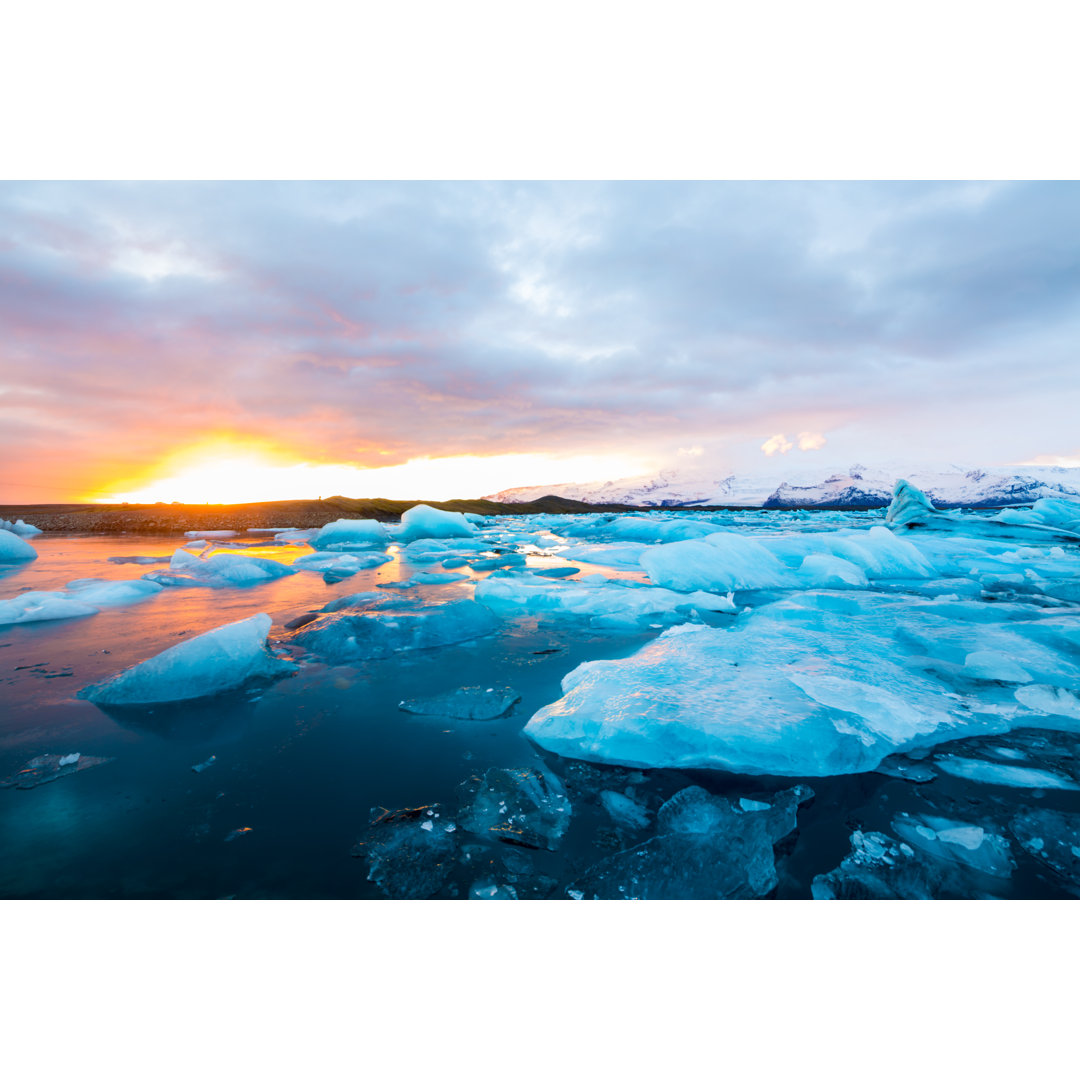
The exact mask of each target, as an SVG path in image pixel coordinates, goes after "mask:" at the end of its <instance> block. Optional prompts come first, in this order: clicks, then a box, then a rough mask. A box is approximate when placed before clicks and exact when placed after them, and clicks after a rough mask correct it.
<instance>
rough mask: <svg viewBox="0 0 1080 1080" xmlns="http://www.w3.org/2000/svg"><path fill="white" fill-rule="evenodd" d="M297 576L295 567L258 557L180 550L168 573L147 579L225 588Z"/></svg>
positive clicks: (148, 576) (165, 571)
mask: <svg viewBox="0 0 1080 1080" xmlns="http://www.w3.org/2000/svg"><path fill="white" fill-rule="evenodd" d="M295 573H296V571H295V570H294V569H293V568H292V567H291V566H286V565H285V564H284V563H280V562H275V561H274V560H273V559H260V558H257V557H255V556H254V555H206V556H205V557H201V558H200V557H199V556H198V555H193V554H192V553H191V552H190V551H185V550H184V549H183V548H178V549H177V550H176V552H175V553H174V554H173V557H172V558H171V559H170V560H169V569H168V570H153V571H151V572H150V573H148V574H143V577H144V578H146V580H147V581H156V582H158V584H160V585H168V586H174V585H179V586H196V587H201V588H210V589H223V588H228V587H230V586H234V585H242V586H247V585H260V584H262V583H263V582H266V581H273V580H275V579H276V578H280V577H287V576H288V575H289V574H295Z"/></svg>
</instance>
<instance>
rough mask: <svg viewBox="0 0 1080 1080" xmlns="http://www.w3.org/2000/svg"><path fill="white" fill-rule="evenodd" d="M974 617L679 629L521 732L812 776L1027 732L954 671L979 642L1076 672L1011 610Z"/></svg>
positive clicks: (577, 678) (842, 610)
mask: <svg viewBox="0 0 1080 1080" xmlns="http://www.w3.org/2000/svg"><path fill="white" fill-rule="evenodd" d="M981 607H982V608H984V609H988V610H987V611H985V612H983V614H984V615H985V616H986V619H985V620H984V621H982V622H979V621H976V620H972V619H970V618H965V616H969V615H970V614H971V611H970V610H969V606H968V605H965V604H963V603H959V604H936V603H934V602H930V601H924V600H915V599H911V598H907V597H900V596H896V597H891V596H888V597H887V596H881V595H874V596H871V597H867V596H864V595H863V594H861V593H857V594H849V595H842V594H836V593H832V594H830V593H816V594H815V593H804V594H800V595H798V596H795V597H791V598H789V599H785V600H781V601H776V602H774V603H772V604H768V605H764V606H762V607H760V608H757V609H755V610H754V611H752V612H751V613H750V614H749V615H745V616H740V618H739V619H738V620H737V621H736V622H735V624H734V625H733V626H732V627H731V628H730V629H727V628H717V627H708V626H692V625H683V626H676V627H673V628H671V629H669V630H667V631H665V632H664V633H663V634H661V635H660V636H659V637H658V638H657V639H656V640H654V641H652V642H650V643H649V644H647V645H645V646H644V647H643V648H642V649H640V650H639V651H638V652H637V653H635V654H634V655H633V656H631V657H628V658H626V659H624V660H603V661H594V662H590V663H585V664H582V665H580V666H579V667H577V668H576V669H575V670H573V671H572V672H570V673H569V674H568V675H567V676H566V677H565V678H564V679H563V685H562V689H563V697H562V698H561V699H560V700H558V701H556V702H553V703H552V704H550V705H547V706H545V707H544V708H543V709H541V710H540V711H539V712H538V713H536V714H535V715H534V716H533V718H532V719H531V720H530V721H529V723H528V724H527V725H526V728H525V733H526V735H528V736H529V737H531V738H532V739H533V740H534V741H536V742H537V743H538V744H539V745H541V746H543V747H544V748H545V749H548V750H551V751H554V752H555V753H558V754H562V755H564V756H568V757H578V758H583V759H585V760H594V761H604V762H608V763H612V764H621V765H632V766H638V767H652V768H658V767H675V768H695V767H712V768H719V769H726V770H728V771H731V772H736V773H750V774H754V773H771V774H774V775H786V776H821V775H831V774H837V773H847V772H860V771H864V770H869V769H873V768H876V767H877V766H878V765H879V764H880V763H881V762H882V760H883V759H884V758H885V757H887V756H889V755H891V754H895V753H898V752H902V751H905V750H908V749H911V748H915V747H920V746H930V745H933V744H934V743H939V742H945V741H948V740H951V739H956V738H959V737H963V736H967V735H978V734H984V733H987V732H1004V731H1008V730H1009V729H1010V728H1012V727H1021V726H1024V725H1025V723H1026V724H1028V725H1029V726H1030V725H1031V724H1032V721H1033V717H1032V715H1031V713H1029V712H1028V711H1027V710H1024V709H1022V708H1020V707H1019V706H1018V704H1017V703H1016V702H1015V701H1014V700H1013V701H1012V703H1011V704H1010V703H1009V699H1010V698H1011V693H1010V691H1009V690H1008V688H1003V689H1002V694H1003V695H1004V696H1003V697H1002V699H1001V700H1000V701H994V700H991V699H989V698H988V697H987V696H986V695H985V694H980V693H979V692H978V689H979V687H978V685H977V684H976V683H974V682H972V681H971V680H970V677H971V676H972V675H973V674H974V673H973V672H971V671H970V670H967V669H965V668H964V667H963V665H962V663H960V662H958V661H962V660H963V659H964V658H965V657H966V656H967V655H970V654H971V653H972V652H976V651H977V650H978V647H979V646H980V645H986V644H989V645H991V646H993V647H994V648H995V649H997V650H998V651H1001V652H1002V653H1007V654H1010V655H1012V656H1013V657H1014V658H1015V659H1016V662H1017V663H1018V664H1021V665H1023V666H1024V668H1025V670H1027V671H1029V672H1031V673H1033V674H1036V675H1037V677H1038V678H1039V680H1040V681H1041V682H1044V683H1045V682H1055V683H1059V684H1069V683H1075V681H1076V680H1077V679H1078V678H1080V668H1078V667H1077V665H1076V663H1075V660H1074V658H1073V657H1072V656H1071V655H1069V643H1068V642H1065V643H1064V645H1065V646H1066V647H1065V648H1061V649H1055V648H1052V647H1050V645H1044V644H1041V643H1040V642H1038V641H1033V640H1031V639H1030V637H1029V636H1025V635H1024V634H1023V633H1021V627H1022V624H1021V623H1020V622H1013V623H1011V624H1010V623H1008V616H1009V615H1010V614H1011V612H1009V611H1008V610H1005V611H1004V612H996V611H994V610H993V608H992V606H991V605H985V604H984V605H981ZM991 619H993V620H996V624H995V623H992V622H990V621H989V620H991ZM1050 640H1053V638H1052V636H1051V637H1050ZM965 675H966V677H967V679H968V681H967V683H966V684H965Z"/></svg>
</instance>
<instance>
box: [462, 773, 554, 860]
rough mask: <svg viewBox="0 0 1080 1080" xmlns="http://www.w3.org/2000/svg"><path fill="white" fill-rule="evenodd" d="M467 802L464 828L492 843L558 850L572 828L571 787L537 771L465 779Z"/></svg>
mask: <svg viewBox="0 0 1080 1080" xmlns="http://www.w3.org/2000/svg"><path fill="white" fill-rule="evenodd" d="M462 800H463V804H464V806H465V809H464V810H463V811H462V814H461V825H462V827H463V828H464V829H466V830H467V831H468V832H472V833H477V834H478V835H480V836H485V837H488V838H489V839H497V840H505V841H506V842H507V843H511V844H520V845H522V846H523V847H531V848H547V849H548V850H549V851H555V850H556V849H557V848H558V847H559V845H560V844H561V843H562V838H563V836H564V834H565V833H566V830H567V828H569V826H570V816H571V812H572V811H571V807H570V800H569V799H568V798H567V795H566V789H565V788H564V787H563V785H562V782H561V781H560V780H559V778H558V777H557V776H555V775H553V774H552V773H546V772H541V771H539V770H538V769H529V768H521V769H488V770H487V772H486V773H484V775H483V776H474V777H471V778H470V779H468V780H466V781H465V783H464V784H463V785H462Z"/></svg>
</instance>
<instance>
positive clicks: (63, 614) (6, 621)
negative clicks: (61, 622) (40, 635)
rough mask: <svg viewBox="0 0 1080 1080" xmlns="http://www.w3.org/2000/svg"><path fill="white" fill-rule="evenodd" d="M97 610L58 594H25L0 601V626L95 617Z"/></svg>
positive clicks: (75, 599) (73, 597) (65, 595)
mask: <svg viewBox="0 0 1080 1080" xmlns="http://www.w3.org/2000/svg"><path fill="white" fill-rule="evenodd" d="M98 610H99V609H98V608H97V607H96V606H95V605H94V604H90V603H86V602H84V601H82V600H79V599H77V598H76V597H75V596H69V595H67V594H65V593H59V592H25V593H20V594H19V595H18V596H14V597H12V598H11V599H10V600H0V626H13V625H17V624H20V623H32V622H50V621H52V620H53V619H77V618H81V617H83V616H85V615H96V614H97V613H98Z"/></svg>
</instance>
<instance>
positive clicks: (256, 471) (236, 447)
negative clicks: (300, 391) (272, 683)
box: [87, 440, 652, 503]
mask: <svg viewBox="0 0 1080 1080" xmlns="http://www.w3.org/2000/svg"><path fill="white" fill-rule="evenodd" d="M650 467H652V463H651V462H650V461H649V460H648V459H646V458H633V457H630V456H628V455H615V454H608V455H605V454H596V455H573V456H567V457H558V456H556V455H553V454H497V455H492V456H487V457H484V456H479V455H471V454H466V455H457V456H454V457H444V458H426V457H421V458H414V459H412V460H411V461H408V462H405V463H404V464H401V465H389V466H384V467H381V468H363V467H361V466H357V465H346V464H314V463H311V462H303V461H299V462H298V461H295V460H293V461H289V460H288V458H287V457H285V456H283V455H282V454H281V453H280V452H279V451H276V450H275V449H273V448H272V447H271V446H269V445H268V444H259V443H257V442H256V443H244V442H243V441H229V440H217V441H214V442H211V443H210V444H208V445H204V446H201V447H198V448H195V449H192V450H189V451H185V452H181V453H178V454H175V455H172V456H171V457H170V458H168V459H166V461H164V462H163V463H162V464H161V465H160V466H159V467H157V468H155V469H154V470H152V471H150V472H149V473H147V474H144V475H143V476H142V477H141V478H139V479H138V480H134V481H132V480H131V479H130V478H129V479H128V480H127V481H123V482H121V483H120V484H118V485H117V487H113V488H108V489H102V490H100V491H95V492H91V493H89V494H88V496H87V498H88V499H89V500H90V501H94V502H108V503H120V502H128V503H147V502H180V503H244V502H271V501H275V500H289V499H316V498H327V497H329V496H332V495H344V496H347V497H349V498H383V499H416V498H421V499H432V500H442V499H453V498H466V499H468V498H480V497H482V496H484V495H491V494H494V493H496V492H498V491H501V490H503V489H505V488H509V487H522V486H528V485H532V484H545V483H589V482H593V481H597V480H603V479H607V478H609V477H611V476H634V475H639V474H642V473H644V472H647V471H648V470H649V468H650ZM129 485H130V486H129Z"/></svg>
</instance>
